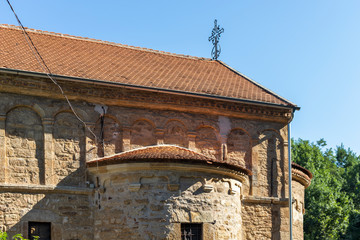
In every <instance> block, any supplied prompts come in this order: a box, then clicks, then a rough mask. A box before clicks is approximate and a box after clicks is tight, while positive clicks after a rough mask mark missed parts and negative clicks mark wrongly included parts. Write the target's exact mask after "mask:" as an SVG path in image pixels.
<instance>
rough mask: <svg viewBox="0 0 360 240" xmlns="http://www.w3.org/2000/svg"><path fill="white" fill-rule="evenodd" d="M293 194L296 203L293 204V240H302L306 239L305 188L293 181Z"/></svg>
mask: <svg viewBox="0 0 360 240" xmlns="http://www.w3.org/2000/svg"><path fill="white" fill-rule="evenodd" d="M292 189H293V190H292V192H293V196H292V197H293V199H294V200H295V202H294V203H293V209H292V212H293V239H294V240H302V239H304V231H303V224H304V214H305V205H304V200H305V199H304V197H305V195H304V194H305V187H304V186H303V185H302V184H301V183H299V182H297V181H292Z"/></svg>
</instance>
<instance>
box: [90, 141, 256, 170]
mask: <svg viewBox="0 0 360 240" xmlns="http://www.w3.org/2000/svg"><path fill="white" fill-rule="evenodd" d="M130 162H170V163H195V164H199V163H202V164H207V165H212V166H223V167H226V168H230V169H233V170H236V171H240V172H242V173H245V174H247V175H251V171H250V170H248V169H246V168H244V167H242V166H240V165H236V164H230V163H226V162H222V161H219V160H216V159H213V158H209V157H207V156H205V155H203V154H201V153H197V152H194V151H192V150H190V149H187V148H183V147H178V146H175V145H156V146H149V147H143V148H138V149H134V150H130V151H127V152H122V153H118V154H115V155H112V156H107V157H103V158H99V159H94V160H91V161H89V162H87V163H86V164H87V166H88V167H97V166H104V165H112V164H120V163H130Z"/></svg>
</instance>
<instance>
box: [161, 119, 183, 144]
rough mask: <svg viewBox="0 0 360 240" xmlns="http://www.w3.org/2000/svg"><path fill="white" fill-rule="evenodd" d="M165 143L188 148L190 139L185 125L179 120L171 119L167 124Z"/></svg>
mask: <svg viewBox="0 0 360 240" xmlns="http://www.w3.org/2000/svg"><path fill="white" fill-rule="evenodd" d="M164 143H165V144H174V145H177V146H180V147H185V148H187V147H188V145H189V141H188V138H187V130H186V128H185V125H184V124H183V123H182V122H180V121H177V120H171V121H169V122H168V123H167V124H166V126H165V132H164Z"/></svg>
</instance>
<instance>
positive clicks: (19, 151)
mask: <svg viewBox="0 0 360 240" xmlns="http://www.w3.org/2000/svg"><path fill="white" fill-rule="evenodd" d="M5 136H6V159H7V166H8V176H7V180H6V181H7V182H9V183H18V184H21V183H26V184H44V183H45V163H44V132H43V125H42V121H41V118H40V116H39V115H38V114H37V113H36V112H35V111H34V110H33V109H31V108H29V107H16V108H13V109H11V110H10V111H9V112H8V113H7V114H6V122H5Z"/></svg>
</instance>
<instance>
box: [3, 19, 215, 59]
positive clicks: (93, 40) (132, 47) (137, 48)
mask: <svg viewBox="0 0 360 240" xmlns="http://www.w3.org/2000/svg"><path fill="white" fill-rule="evenodd" d="M0 27H2V28H9V29H15V30H22V28H21V27H20V26H16V25H12V24H0ZM25 29H26V31H29V32H32V33H38V34H44V35H50V36H56V37H64V38H71V39H75V40H80V41H89V42H94V43H102V44H107V45H111V46H117V47H124V48H129V49H134V50H138V51H146V52H152V53H157V54H164V55H169V56H173V57H180V58H187V59H193V60H205V61H213V60H212V59H211V58H205V57H196V56H191V55H185V54H178V53H171V52H166V51H161V50H156V49H151V48H145V47H136V46H131V45H126V44H122V43H116V42H110V41H104V40H100V39H96V38H88V37H81V36H75V35H70V34H64V33H56V32H49V31H44V30H39V29H34V28H28V27H25Z"/></svg>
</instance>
